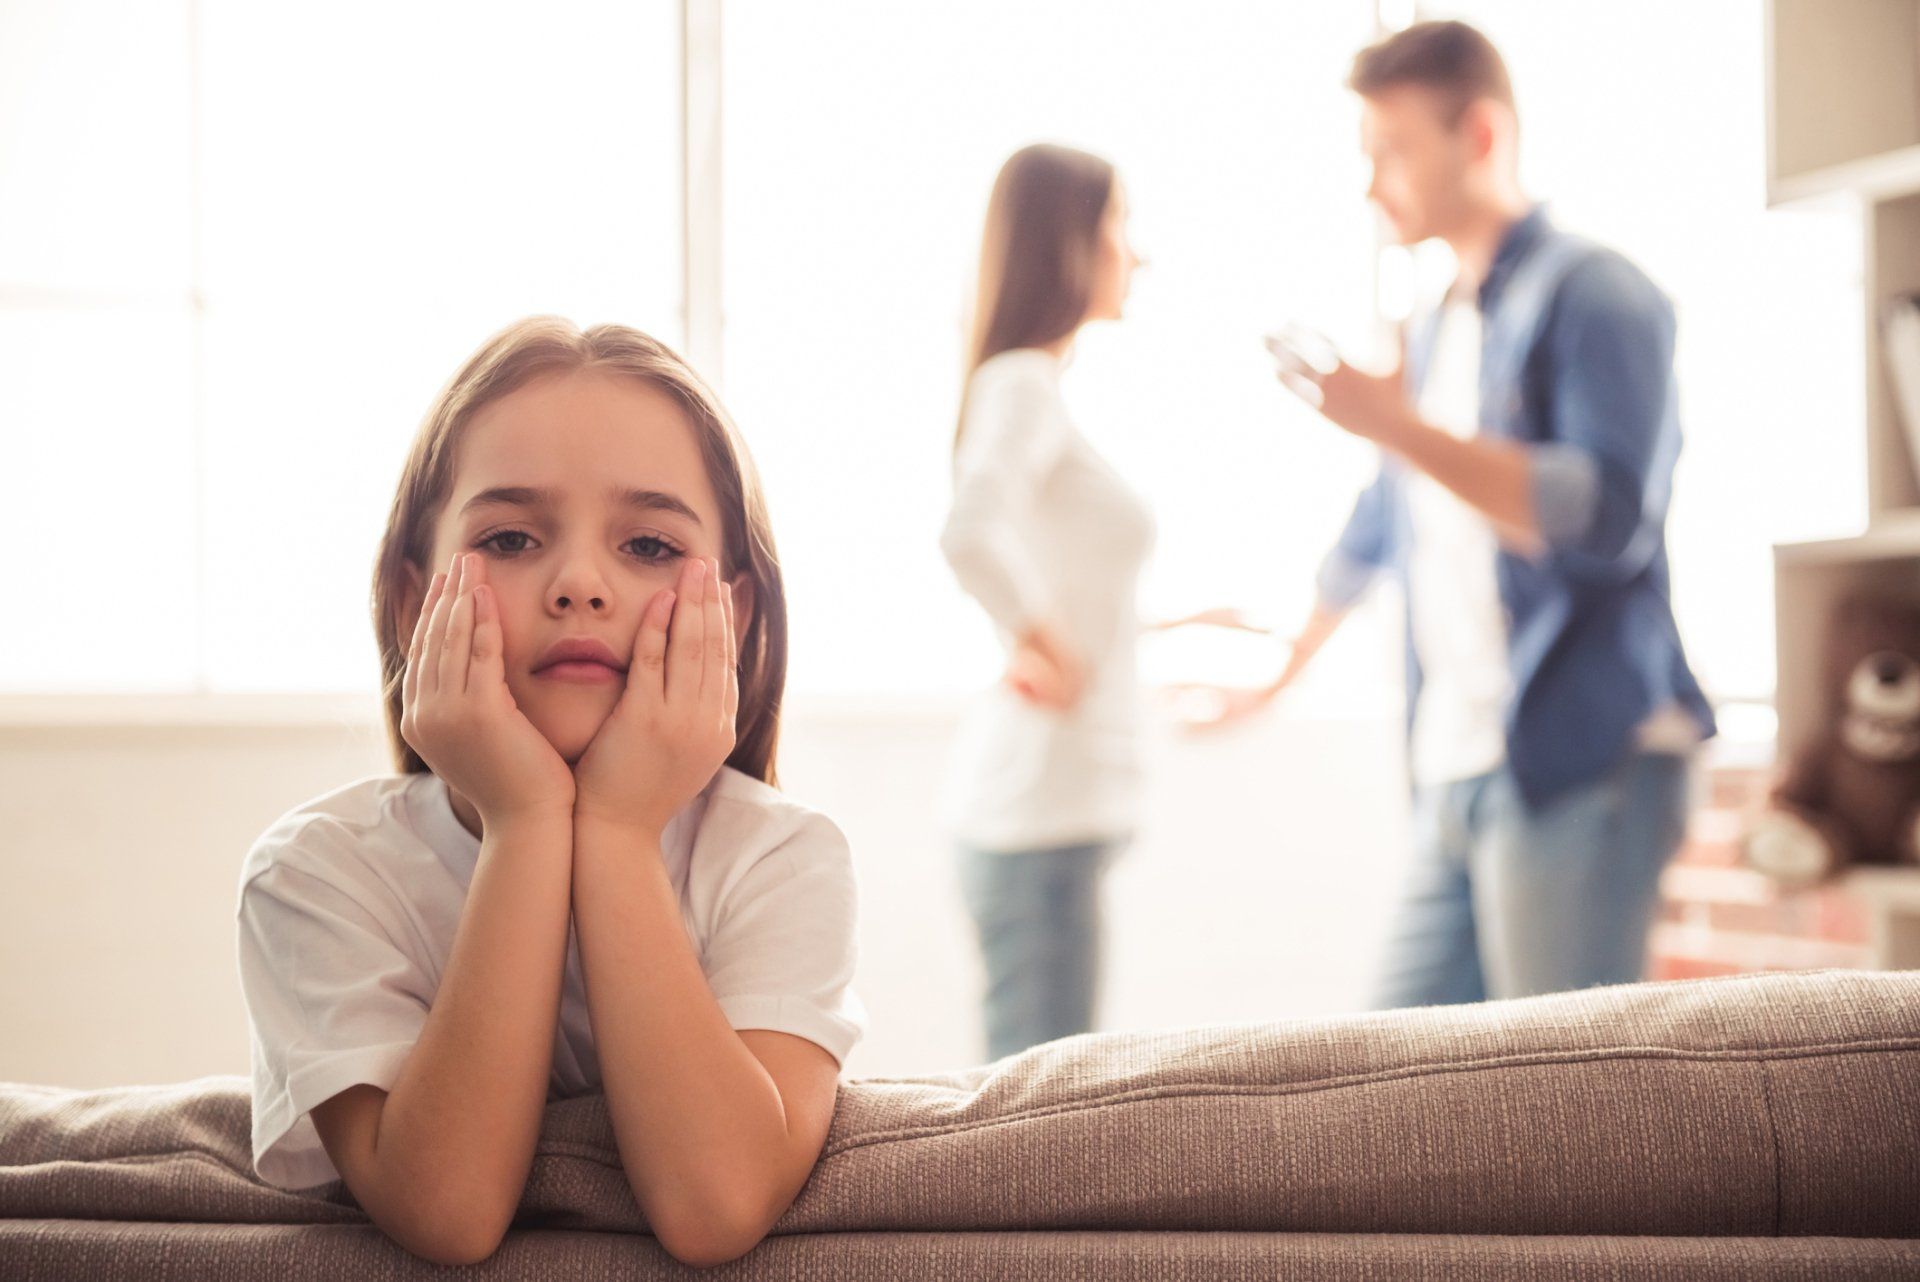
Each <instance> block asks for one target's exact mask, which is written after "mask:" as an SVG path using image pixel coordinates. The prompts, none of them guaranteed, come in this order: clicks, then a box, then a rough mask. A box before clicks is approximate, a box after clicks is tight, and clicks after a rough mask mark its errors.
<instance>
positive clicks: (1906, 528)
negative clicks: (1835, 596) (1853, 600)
mask: <svg viewBox="0 0 1920 1282" xmlns="http://www.w3.org/2000/svg"><path fill="white" fill-rule="evenodd" d="M1902 557H1914V558H1920V508H1917V509H1914V510H1911V511H1906V512H1889V513H1887V514H1886V515H1884V516H1881V517H1880V518H1879V519H1877V520H1876V521H1874V523H1873V524H1872V525H1871V526H1870V527H1868V529H1867V531H1866V532H1865V533H1863V534H1856V535H1854V536H1852V537H1851V538H1844V539H1821V540H1819V541H1817V542H1812V543H1779V544H1775V545H1774V549H1773V563H1774V565H1775V566H1777V567H1778V568H1780V569H1782V570H1786V569H1797V568H1801V567H1813V566H1822V565H1850V564H1854V563H1856V562H1861V561H1886V560H1897V559H1899V558H1902Z"/></svg>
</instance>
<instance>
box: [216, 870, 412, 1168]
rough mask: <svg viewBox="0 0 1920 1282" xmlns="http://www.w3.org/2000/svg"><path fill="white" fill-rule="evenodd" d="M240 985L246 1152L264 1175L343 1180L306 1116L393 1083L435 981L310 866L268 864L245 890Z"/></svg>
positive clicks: (374, 918) (371, 917) (368, 914)
mask: <svg viewBox="0 0 1920 1282" xmlns="http://www.w3.org/2000/svg"><path fill="white" fill-rule="evenodd" d="M238 917H239V948H240V958H239V960H240V984H241V989H242V991H243V992H244V994H245V997H246V1003H247V1017H248V1020H249V1022H250V1023H251V1025H252V1031H253V1162H254V1170H255V1171H256V1172H257V1173H258V1174H259V1176H260V1178H261V1179H263V1180H265V1181H266V1182H267V1183H269V1184H273V1185H276V1186H278V1187H281V1188H308V1187H311V1186H313V1185H315V1184H324V1183H327V1182H328V1181H330V1180H335V1179H338V1178H339V1172H338V1171H337V1170H336V1169H335V1168H334V1165H333V1162H332V1160H331V1159H330V1158H329V1157H328V1156H327V1153H326V1149H325V1148H324V1147H323V1146H322V1145H321V1143H320V1135H319V1132H317V1131H316V1130H315V1129H314V1126H313V1119H312V1117H311V1116H310V1113H311V1110H312V1109H313V1107H314V1105H316V1104H320V1103H324V1102H325V1101H326V1100H328V1099H330V1098H332V1097H333V1096H335V1095H337V1094H339V1093H340V1092H341V1091H343V1090H345V1089H346V1088H347V1087H349V1086H355V1085H359V1084H361V1083H365V1084H368V1085H371V1086H377V1087H379V1088H381V1089H382V1090H390V1089H392V1087H393V1084H394V1082H395V1081H396V1080H397V1079H398V1078H399V1075H400V1069H401V1067H402V1065H403V1064H405V1062H406V1058H407V1055H408V1053H409V1052H410V1051H411V1050H412V1049H413V1046H414V1043H415V1042H416V1041H418V1040H419V1036H420V1030H421V1029H422V1028H423V1027H424V1026H425V1024H426V1019H427V1011H428V1008H429V1006H430V1005H431V1002H432V994H433V988H432V984H431V982H430V980H429V977H428V976H427V975H426V974H425V972H424V971H423V969H422V967H421V966H420V965H419V964H418V963H417V962H416V961H414V960H413V959H412V958H411V957H409V956H408V955H407V954H406V953H405V952H404V951H403V950H402V949H401V948H399V947H398V946H396V945H395V944H394V942H393V940H392V938H391V937H390V935H389V932H388V931H387V930H386V929H385V928H384V927H383V926H382V924H381V922H380V919H379V918H378V917H377V916H376V915H375V914H374V913H373V912H371V911H369V910H368V909H367V907H366V906H364V905H363V904H362V903H360V902H359V901H358V900H357V899H356V898H354V896H353V895H351V894H349V893H348V892H347V891H346V890H344V889H342V888H341V887H340V886H337V885H334V884H332V883H331V882H330V881H329V880H327V879H326V878H324V877H322V876H319V875H317V874H315V873H311V872H307V871H304V870H302V869H299V868H294V867H289V866H286V865H277V866H269V867H268V868H267V869H266V870H265V871H263V872H261V873H260V874H259V875H257V876H255V877H253V878H252V879H251V880H249V881H248V882H247V883H246V885H245V886H244V887H243V888H242V890H241V893H240V906H239V913H238Z"/></svg>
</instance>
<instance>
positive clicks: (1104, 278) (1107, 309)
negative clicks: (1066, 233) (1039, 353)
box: [1087, 182, 1140, 320]
mask: <svg viewBox="0 0 1920 1282" xmlns="http://www.w3.org/2000/svg"><path fill="white" fill-rule="evenodd" d="M1139 265H1140V256H1139V255H1138V254H1136V253H1134V252H1133V245H1132V244H1131V243H1129V241H1128V240H1127V196H1126V192H1124V191H1122V190H1121V188H1120V184H1119V183H1118V182H1115V183H1114V185H1113V195H1112V196H1111V197H1109V198H1108V200H1107V207H1106V210H1105V211H1104V212H1103V213H1102V214H1101V215H1100V232H1099V238H1098V239H1097V240H1096V241H1095V242H1094V257H1093V282H1092V287H1091V288H1090V289H1089V290H1088V297H1087V319H1088V320H1119V319H1120V316H1121V313H1122V312H1123V311H1125V310H1126V305H1127V293H1128V291H1129V290H1130V289H1131V288H1132V287H1133V269H1134V268H1136V267H1138V266H1139Z"/></svg>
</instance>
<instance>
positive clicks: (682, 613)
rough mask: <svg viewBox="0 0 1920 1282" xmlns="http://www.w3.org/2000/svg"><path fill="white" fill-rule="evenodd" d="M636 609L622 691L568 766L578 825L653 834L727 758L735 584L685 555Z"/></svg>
mask: <svg viewBox="0 0 1920 1282" xmlns="http://www.w3.org/2000/svg"><path fill="white" fill-rule="evenodd" d="M677 588H678V591H677V592H676V591H675V589H674V588H662V589H661V590H660V591H659V592H658V593H656V594H655V595H654V598H653V600H651V601H649V602H648V603H647V608H646V609H645V610H643V611H642V612H641V615H640V628H639V631H638V633H637V634H636V635H635V637H634V643H633V659H632V661H631V662H630V663H629V664H628V665H627V688H626V691H625V693H623V694H622V695H621V696H620V701H619V702H618V703H617V704H615V705H614V708H613V711H612V713H610V714H609V715H608V717H607V719H606V721H605V723H603V724H602V725H601V727H600V730H599V733H597V734H595V735H594V737H593V742H592V743H590V744H588V745H587V750H586V752H585V753H583V754H582V755H581V757H580V763H579V765H577V766H576V767H574V776H575V779H576V780H577V786H578V789H579V797H578V800H577V801H576V802H575V805H574V817H575V820H576V821H579V820H591V821H594V822H604V823H608V824H612V825H615V826H618V827H622V828H626V829H631V830H634V831H640V832H645V833H646V834H648V835H650V836H654V837H658V836H659V835H660V833H661V832H662V831H664V830H665V828H666V826H667V821H668V820H669V819H671V818H673V816H674V815H675V814H677V813H679V811H680V810H681V809H682V808H683V807H684V806H686V805H687V803H688V802H690V801H692V800H693V799H694V797H695V796H697V795H698V794H699V792H700V790H701V789H702V788H704V787H706V786H707V784H708V783H710V782H712V780H713V777H714V775H715V774H717V773H718V772H719V770H720V767H721V766H723V765H725V764H726V761H727V757H728V755H729V754H731V753H732V752H733V744H734V717H735V715H736V714H737V713H738V711H739V708H740V675H739V671H738V669H737V666H736V665H737V662H738V660H737V658H736V656H737V655H738V653H739V650H738V647H737V645H736V642H735V639H734V615H733V585H732V584H730V583H728V582H726V581H725V580H723V579H722V578H721V577H720V566H719V563H718V562H715V561H706V560H699V559H690V560H688V561H687V563H686V565H685V566H684V567H683V568H682V569H681V571H680V581H679V583H678V585H677Z"/></svg>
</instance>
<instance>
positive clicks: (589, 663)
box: [533, 659, 622, 684]
mask: <svg viewBox="0 0 1920 1282" xmlns="http://www.w3.org/2000/svg"><path fill="white" fill-rule="evenodd" d="M533 675H534V676H536V677H551V678H553V679H554V680H555V681H578V682H582V683H587V684H598V683H600V682H605V681H618V680H619V679H620V677H621V675H622V674H621V672H620V671H619V669H617V668H610V667H608V666H607V665H606V664H604V663H595V662H594V661H593V660H591V659H566V660H563V661H561V662H559V663H550V664H548V665H547V666H546V667H544V668H542V669H540V670H539V671H538V672H536V673H534V674H533Z"/></svg>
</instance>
